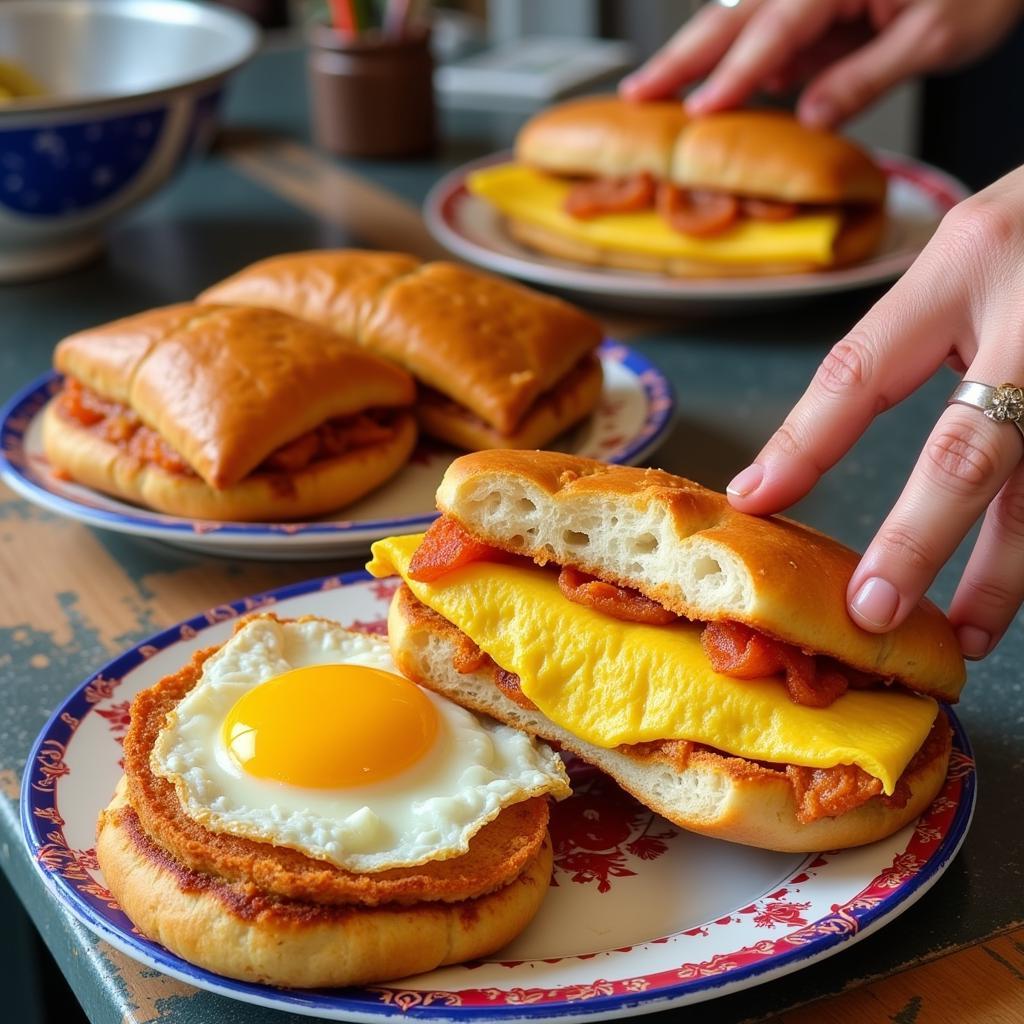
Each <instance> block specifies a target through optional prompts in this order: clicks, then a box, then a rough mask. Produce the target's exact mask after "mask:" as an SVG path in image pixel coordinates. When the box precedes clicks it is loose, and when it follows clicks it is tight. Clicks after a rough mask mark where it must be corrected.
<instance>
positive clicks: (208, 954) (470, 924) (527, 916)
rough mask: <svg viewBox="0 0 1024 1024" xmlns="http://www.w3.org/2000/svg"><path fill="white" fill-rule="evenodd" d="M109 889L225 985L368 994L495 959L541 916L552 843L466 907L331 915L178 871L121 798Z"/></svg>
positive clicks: (111, 813) (104, 835)
mask: <svg viewBox="0 0 1024 1024" xmlns="http://www.w3.org/2000/svg"><path fill="white" fill-rule="evenodd" d="M96 856H97V859H98V860H99V864H100V867H101V868H102V870H103V876H104V879H105V881H106V884H107V887H108V888H109V889H110V891H111V893H112V894H113V895H114V897H115V898H116V900H117V902H118V903H119V904H120V906H121V908H122V909H123V910H124V912H125V913H126V914H127V915H128V917H129V918H131V920H132V922H133V923H134V924H135V926H136V927H137V928H138V929H139V931H140V932H142V933H143V934H144V935H146V936H148V937H149V938H151V939H153V940H155V941H157V942H159V943H161V944H162V945H164V946H166V947H167V949H169V950H170V951H171V952H172V953H175V954H176V955H177V956H180V957H182V958H183V959H185V960H188V961H189V962H190V963H193V964H196V965H197V966H199V967H203V968H205V969H206V970H210V971H215V972H216V973H218V974H223V975H226V976H227V977H229V978H238V979H240V980H242V981H251V982H258V983H261V984H267V985H280V986H285V987H291V988H321V987H335V986H342V985H364V984H370V983H373V982H378V981H387V980H391V979H395V978H402V977H406V976H408V975H412V974H419V973H421V972H423V971H430V970H433V969H434V968H436V967H440V966H443V965H445V964H453V963H460V962H462V961H464V960H472V959H475V958H478V957H482V956H487V955H488V954H490V953H493V952H495V951H496V950H498V949H500V948H501V947H502V946H504V945H506V944H507V943H508V942H510V941H511V940H512V939H513V938H514V937H515V936H516V935H518V934H519V932H521V931H522V930H523V928H525V927H526V925H527V924H528V923H529V922H530V920H531V919H532V918H533V916H534V914H535V913H536V912H537V910H538V908H539V907H540V904H541V901H542V900H543V898H544V896H545V894H546V892H547V888H548V885H549V882H550V878H551V865H552V854H551V843H550V840H545V841H544V843H543V845H542V846H541V848H540V850H539V852H538V853H537V855H536V856H535V857H534V858H533V859H532V860H531V861H530V862H529V863H528V864H527V866H526V867H525V868H524V870H523V872H522V873H521V874H520V875H519V876H518V877H517V878H516V879H515V880H514V881H512V882H511V883H509V884H508V885H506V886H504V887H502V888H500V889H497V890H495V891H494V892H491V893H488V894H487V895H485V896H481V897H478V898H476V899H471V900H465V901H463V902H459V903H442V902H435V903H417V904H413V905H410V906H400V905H393V904H385V905H382V906H379V907H354V906H326V905H321V904H315V903H304V902H299V901H293V900H283V899H279V898H271V897H267V896H265V895H262V894H260V893H259V891H258V890H256V889H255V887H253V886H251V885H248V886H247V885H242V884H237V883H236V884H231V883H228V882H226V881H223V880H218V879H217V878H215V877H213V876H210V875H202V874H198V873H196V872H193V871H190V870H188V869H187V868H184V867H182V866H181V865H179V864H178V863H176V862H175V861H174V860H172V859H171V858H170V857H169V856H168V855H167V854H166V853H165V852H164V851H163V850H161V849H160V847H158V846H156V845H155V844H154V843H153V842H152V841H151V840H150V839H149V838H148V837H147V836H146V834H145V832H143V830H142V829H141V827H140V826H139V821H138V817H137V816H136V815H135V812H134V811H133V810H132V808H131V806H130V805H129V804H128V803H127V801H126V799H125V796H124V788H123V785H122V787H120V788H119V790H118V793H117V794H116V795H115V797H114V800H113V801H112V803H111V804H110V806H109V807H108V808H107V809H106V810H105V811H104V812H103V813H102V814H101V816H100V823H99V831H98V835H97V839H96Z"/></svg>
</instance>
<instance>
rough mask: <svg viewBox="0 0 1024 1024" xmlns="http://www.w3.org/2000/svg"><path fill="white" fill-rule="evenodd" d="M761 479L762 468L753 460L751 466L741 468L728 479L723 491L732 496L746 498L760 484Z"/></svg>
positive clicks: (762, 475)
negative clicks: (727, 484)
mask: <svg viewBox="0 0 1024 1024" xmlns="http://www.w3.org/2000/svg"><path fill="white" fill-rule="evenodd" d="M763 479H764V468H763V467H761V466H759V465H758V464H757V463H756V462H755V463H754V464H753V465H752V466H747V468H746V469H744V470H741V471H740V472H739V473H737V474H736V475H735V476H734V477H733V478H732V480H730V481H729V486H728V487H726V489H725V493H726V494H731V495H732V496H733V497H734V498H746V497H747V496H748V495H750V494H753V493H754V491H756V490H757V489H758V487H760V486H761V481H762V480H763Z"/></svg>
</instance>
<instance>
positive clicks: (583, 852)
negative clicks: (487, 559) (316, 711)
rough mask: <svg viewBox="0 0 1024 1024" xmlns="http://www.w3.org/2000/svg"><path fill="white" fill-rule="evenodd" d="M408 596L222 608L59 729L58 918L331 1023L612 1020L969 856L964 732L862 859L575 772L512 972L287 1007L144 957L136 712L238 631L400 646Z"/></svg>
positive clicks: (870, 908)
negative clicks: (389, 625)
mask: <svg viewBox="0 0 1024 1024" xmlns="http://www.w3.org/2000/svg"><path fill="white" fill-rule="evenodd" d="M395 587H396V584H395V582H394V581H393V580H381V581H374V580H370V579H369V578H368V577H367V576H366V575H365V574H363V573H351V574H349V575H348V576H346V577H330V578H328V579H323V580H314V581H312V582H309V583H301V584H298V585H295V586H292V587H287V588H285V589H283V590H279V591H276V592H273V593H270V594H263V595H259V596H257V597H253V598H247V599H245V600H243V601H239V602H237V603H236V604H233V605H227V606H223V607H220V608H215V609H213V610H212V611H209V612H207V613H205V614H204V615H199V616H197V617H196V618H194V619H192V620H190V621H188V622H185V623H182V624H181V625H179V626H175V627H174V628H172V629H170V630H167V631H166V632H164V633H161V634H160V635H158V636H155V637H153V638H151V639H150V640H148V641H146V642H145V643H143V644H140V645H139V646H138V647H135V648H132V649H131V650H129V651H127V652H125V654H123V655H122V656H121V657H119V658H118V659H116V660H115V661H113V662H111V663H110V664H109V665H107V666H106V667H105V668H103V669H101V670H100V671H99V672H98V673H96V674H95V675H93V676H91V677H90V678H89V679H87V680H86V681H85V682H84V683H83V684H82V685H81V686H80V687H79V688H78V689H77V690H76V691H75V692H74V693H72V694H71V696H69V697H68V699H67V700H66V701H65V702H64V704H63V705H62V706H61V707H59V708H58V709H57V711H56V712H55V713H54V715H53V717H52V718H51V720H50V721H49V723H48V724H47V725H46V727H45V728H44V729H43V731H42V733H41V734H40V736H39V738H38V739H37V740H36V743H35V745H34V747H33V749H32V752H31V754H30V756H29V759H28V764H27V766H26V769H25V776H24V783H23V789H22V801H21V811H22V824H23V827H24V832H25V838H26V841H27V842H28V845H29V848H30V850H31V853H32V856H33V860H34V862H35V864H36V867H37V868H38V870H39V872H40V874H41V875H42V877H43V879H44V880H45V882H46V885H47V887H48V889H49V891H50V892H51V894H52V895H53V898H54V899H56V900H58V901H60V902H61V903H62V904H63V905H64V906H65V907H67V909H69V910H70V911H71V912H72V913H73V914H75V915H76V916H77V917H78V918H79V919H80V920H81V921H82V922H83V923H84V924H85V925H86V926H87V927H89V928H90V929H92V930H93V931H94V932H95V933H96V934H97V935H99V936H101V937H102V938H104V939H106V940H107V941H108V942H109V943H110V944H111V945H113V946H115V947H117V948H118V949H120V950H122V951H123V952H124V953H126V954H127V955H128V956H131V957H133V958H135V959H136V960H138V961H140V962H141V963H143V964H145V965H147V966H149V967H152V968H155V969H156V970H160V971H164V972H165V973H167V974H170V975H173V976H174V977H177V978H180V979H182V980H184V981H186V982H189V983H190V984H192V985H196V986H198V987H199V988H204V989H208V990H209V991H211V992H217V993H220V994H222V995H226V996H230V997H232V998H234V999H240V1000H242V1001H244V1002H249V1003H257V1004H260V1005H263V1006H270V1007H276V1008H279V1009H282V1010H291V1011H294V1012H296V1013H304V1014H310V1015H314V1016H319V1017H323V1018H327V1019H330V1020H346V1021H366V1022H375V1021H379V1020H381V1019H386V1018H397V1017H415V1018H421V1019H430V1020H434V1021H450V1022H467V1021H483V1020H492V1019H493V1020H502V1021H507V1020H532V1021H537V1022H541V1021H557V1020H564V1019H567V1018H589V1019H590V1020H602V1019H607V1018H613V1017H627V1016H631V1015H634V1014H638V1013H648V1012H652V1011H655V1010H664V1009H667V1008H669V1007H672V1006H681V1005H684V1004H686V1003H694V1002H698V1001H700V1000H704V999H711V998H714V997H715V996H718V995H724V994H726V993H728V992H733V991H736V990H738V989H742V988H746V987H748V986H751V985H757V984H760V983H761V982H764V981H767V980H769V979H771V978H776V977H779V976H780V975H783V974H788V973H789V972H791V971H796V970H799V969H800V968H801V967H805V966H806V965H808V964H810V963H813V962H814V961H815V960H820V959H822V958H823V957H827V956H831V955H832V954H833V953H837V952H839V951H840V950H842V949H844V948H846V947H847V946H849V945H850V944H851V943H853V942H856V941H857V940H858V939H860V938H863V937H864V936H865V935H867V934H869V933H871V932H872V931H874V930H875V929H877V928H879V927H881V926H882V925H884V924H885V923H886V922H887V921H889V920H891V919H892V918H894V917H896V916H897V915H899V914H901V913H902V912H903V911H904V910H906V909H907V908H908V907H909V906H910V905H911V904H913V903H914V902H915V901H916V900H917V899H919V898H920V897H921V896H923V895H924V893H925V892H926V891H927V890H928V889H929V888H930V886H931V885H932V884H933V883H934V882H935V881H936V879H938V877H939V876H940V875H941V874H942V872H943V871H944V870H945V869H946V867H947V866H948V865H949V863H950V861H951V859H952V858H953V856H954V855H955V854H956V852H957V850H958V849H959V848H960V844H961V843H962V842H963V839H964V836H965V834H966V832H967V828H968V825H969V824H970V818H971V812H972V810H973V806H974V795H975V777H974V762H973V759H972V757H971V752H970V747H969V745H968V743H967V739H966V737H965V736H964V734H963V731H962V730H961V728H960V726H959V724H958V723H957V721H956V719H955V718H954V717H953V716H952V715H950V720H951V722H952V724H953V728H954V731H955V739H954V751H953V757H952V760H951V763H950V770H949V775H948V778H947V780H946V783H945V786H944V787H943V789H942V791H941V793H940V794H939V796H938V798H937V799H936V800H935V802H934V803H933V804H932V806H931V807H930V808H929V809H928V811H927V812H926V813H925V814H924V816H923V817H922V818H921V819H920V820H919V821H918V822H916V823H914V824H911V825H908V826H907V827H906V828H904V829H903V830H902V831H901V832H899V833H897V834H896V835H894V836H891V837H890V838H889V839H885V840H882V841H880V842H878V843H874V844H873V845H871V846H867V847H863V848H861V849H858V850H848V851H844V852H842V853H820V854H814V855H812V856H809V857H802V856H799V855H791V854H779V853H768V852H765V851H759V850H752V849H748V848H746V847H742V846H734V845H731V844H729V843H723V842H718V841H715V840H711V839H704V838H701V837H699V836H694V835H690V834H688V833H684V832H680V831H679V830H678V829H677V828H675V827H674V826H672V825H671V824H669V823H668V822H666V821H665V820H663V819H661V818H659V817H657V816H656V815H654V814H652V813H651V812H650V811H648V810H646V809H645V808H643V807H641V806H640V805H639V804H638V803H636V802H635V801H634V800H633V799H632V798H631V797H628V796H626V795H625V794H624V793H623V792H622V791H621V790H619V789H618V788H617V787H616V786H615V785H614V784H613V783H612V782H611V781H610V780H609V779H608V778H607V777H606V776H604V775H602V774H601V773H600V772H597V771H595V770H594V769H590V768H587V767H586V766H584V765H580V764H574V765H571V766H570V773H571V775H572V776H573V784H574V789H575V794H574V796H573V797H571V798H570V799H569V800H566V801H565V802H563V803H561V804H558V805H556V807H555V808H554V809H553V817H552V826H551V831H552V838H553V840H554V845H555V872H554V878H553V881H552V888H551V891H550V892H549V894H548V897H547V899H546V900H545V902H544V905H543V907H542V909H541V911H540V913H539V915H538V916H537V917H536V918H535V920H534V921H533V923H532V924H531V925H530V927H529V928H528V929H527V930H526V931H525V932H524V933H523V934H522V935H521V936H520V937H519V938H518V939H516V940H515V942H513V943H512V944H511V945H510V946H508V947H507V948H506V949H504V950H502V951H501V952H500V953H499V954H498V955H497V956H496V957H495V958H493V959H490V960H487V961H480V962H474V963H469V964H463V965H459V966H456V967H446V968H443V969H441V970H438V971H433V972H431V973H429V974H425V975H421V976H419V977H415V978H406V979H404V980H402V981H400V982H396V983H394V984H391V985H381V986H374V987H372V988H363V989H338V990H318V991H285V990H282V989H275V988H270V987H268V986H264V985H256V984H248V983H243V982H238V981H233V980H231V979H229V978H224V977H221V976H219V975H216V974H212V973H210V972H209V971H204V970H202V969H200V968H197V967H193V966H192V965H191V964H188V963H186V962H185V961H183V960H181V959H179V958H178V957H176V956H174V955H173V954H171V953H169V952H168V951H167V950H166V949H164V948H163V947H162V946H159V945H157V944H156V943H153V942H150V941H149V940H147V939H145V938H143V937H142V936H141V935H139V934H138V933H137V932H136V931H134V929H133V928H132V925H131V922H130V921H129V920H128V919H127V918H126V917H125V916H124V914H123V913H122V912H121V910H120V909H119V908H118V906H117V904H116V902H115V901H114V899H113V897H112V896H111V895H110V893H109V892H108V891H107V889H106V887H105V885H104V881H103V876H102V873H101V872H100V871H99V869H98V866H97V864H96V857H95V851H94V850H93V844H94V842H95V832H96V816H97V815H98V813H99V812H100V810H101V809H102V808H103V807H104V806H105V805H106V804H107V802H108V801H109V799H110V797H111V794H112V793H113V790H114V786H115V785H116V783H117V780H118V778H119V776H120V774H121V769H120V766H119V760H120V758H121V746H120V743H121V739H122V737H123V736H124V733H125V730H126V728H127V726H128V707H129V703H130V701H131V699H132V697H133V696H134V695H135V694H136V693H137V692H138V691H139V690H140V689H142V688H144V687H146V686H150V685H152V684H153V683H155V682H156V681H157V680H158V679H160V678H161V677H162V676H164V675H165V674H167V673H169V672H173V671H176V670H177V669H178V668H179V667H180V666H181V665H183V664H185V663H186V662H187V661H188V659H189V657H190V655H191V652H193V651H195V650H196V649H198V648H200V647H205V646H207V645H209V644H211V643H214V642H218V641H223V640H224V639H226V638H227V637H228V636H229V634H230V632H231V629H232V625H233V623H232V622H231V621H230V620H232V619H233V618H234V617H235V616H237V615H239V614H241V613H244V612H248V611H251V610H253V609H256V608H263V607H266V606H268V605H272V606H273V608H274V611H275V612H276V613H277V614H279V615H285V616H287V615H306V614H315V615H322V616H327V617H330V618H334V619H337V620H339V621H340V622H342V623H344V624H345V625H349V626H353V625H354V626H358V627H359V628H362V629H372V630H374V631H378V632H383V631H384V630H385V628H386V625H385V615H386V611H387V604H388V601H389V599H390V596H391V594H392V593H393V591H394V589H395Z"/></svg>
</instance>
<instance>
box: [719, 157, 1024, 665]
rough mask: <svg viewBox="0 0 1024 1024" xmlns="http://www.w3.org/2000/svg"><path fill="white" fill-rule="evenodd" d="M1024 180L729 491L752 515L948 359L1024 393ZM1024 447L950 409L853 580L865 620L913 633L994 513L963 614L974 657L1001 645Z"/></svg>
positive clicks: (970, 411)
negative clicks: (959, 554)
mask: <svg viewBox="0 0 1024 1024" xmlns="http://www.w3.org/2000/svg"><path fill="white" fill-rule="evenodd" d="M1022 254H1024V168H1019V169H1017V170H1016V171H1013V172H1012V173H1010V174H1008V175H1007V176H1006V177H1004V178H1001V179H1000V180H999V181H997V182H996V183H995V184H994V185H991V186H989V188H987V189H985V190H984V191H983V192H979V193H978V194H977V195H976V196H973V197H972V198H970V199H967V200H965V201H964V202H962V203H960V205H959V206H957V207H955V208H954V209H953V210H951V211H950V212H949V213H948V214H947V215H946V217H945V218H944V219H943V221H942V224H941V225H940V226H939V229H938V231H937V232H936V233H935V236H934V237H933V238H932V240H931V241H930V242H929V243H928V245H927V246H926V247H925V249H924V251H923V252H922V253H921V255H920V256H919V257H918V258H917V260H916V261H915V262H914V264H913V266H912V267H911V268H910V269H909V270H908V271H907V272H906V274H904V275H903V277H902V278H901V279H900V280H899V281H898V282H897V283H896V284H895V285H894V286H893V287H892V289H891V290H890V291H889V292H888V293H887V294H886V295H885V296H883V298H882V299H881V300H880V301H879V302H878V303H876V304H875V306H874V307H873V308H872V309H871V310H870V311H869V312H868V313H867V315H866V316H865V317H864V318H863V319H862V320H861V321H860V322H859V323H858V324H857V325H856V326H855V327H854V328H853V330H852V331H850V333H849V334H848V335H847V336H846V337H845V338H843V339H842V340H841V341H840V342H839V343H838V344H836V345H835V347H834V348H833V349H832V351H831V352H830V353H829V354H828V355H827V356H826V357H825V360H824V362H823V363H822V364H821V366H820V367H819V369H818V371H817V373H816V374H815V376H814V379H813V380H812V381H811V384H810V386H809V387H808V389H807V391H806V392H805V393H804V395H803V397H802V398H801V399H800V401H799V402H798V403H797V404H796V406H795V407H794V409H793V410H792V412H791V413H790V414H789V416H788V417H787V418H786V421H785V422H784V423H783V424H782V426H781V427H780V428H779V429H778V430H777V431H776V433H775V434H774V436H773V437H772V438H771V439H770V440H769V441H768V443H767V444H766V445H765V447H764V448H763V449H762V450H761V452H760V454H759V455H758V456H757V458H756V459H755V460H754V463H753V464H752V465H751V466H748V467H747V468H746V469H744V470H743V471H742V472H741V473H739V474H738V475H737V476H736V477H735V479H734V480H733V481H732V483H731V484H730V485H729V487H728V493H729V496H730V500H731V501H732V503H733V505H734V506H735V507H736V508H738V509H740V510H741V511H743V512H752V513H755V514H767V513H771V512H777V511H779V510H780V509H783V508H785V507H787V506H789V505H791V504H792V503H793V502H795V501H796V500H798V499H799V498H801V497H803V495H805V494H806V493H807V492H808V491H809V490H810V489H811V487H813V486H814V484H815V483H816V482H817V480H818V479H819V478H820V477H821V475H822V474H823V473H824V472H825V471H826V470H828V469H829V468H831V467H832V466H833V465H834V464H835V463H836V462H838V461H839V459H840V458H841V457H842V456H843V455H845V454H846V452H847V451H849V449H850V448H851V447H852V445H853V444H854V442H855V441H856V440H857V439H858V438H859V437H860V436H861V434H863V433H864V431H865V430H866V429H867V427H868V425H869V424H870V423H871V421H872V420H873V419H874V418H875V417H876V416H877V415H878V414H879V413H881V412H884V411H885V410H886V409H888V408H890V407H891V406H893V405H895V404H896V403H897V402H900V401H902V400H903V399H904V398H906V397H907V396H908V395H909V394H911V393H912V392H913V391H914V390H915V389H916V388H918V387H919V386H920V385H921V384H923V383H924V382H925V381H926V380H927V379H928V378H929V377H931V376H932V375H933V374H934V373H935V371H936V370H937V369H939V367H940V366H941V365H942V364H943V362H948V363H950V364H951V365H953V366H954V367H956V368H958V369H959V370H960V372H963V371H964V369H966V374H965V379H967V380H973V381H980V382H982V383H984V384H990V385H999V384H1001V383H1003V382H1005V381H1013V382H1015V383H1021V382H1024V304H1022V297H1024V259H1022ZM1022 455H1024V443H1022V437H1021V434H1020V432H1019V431H1018V430H1017V429H1016V427H1014V425H1013V424H1012V423H1006V422H1003V423H997V422H995V421H993V420H990V419H988V418H986V416H985V415H984V414H983V413H982V411H981V410H979V409H974V408H968V407H965V406H962V405H950V406H948V407H947V408H946V409H945V411H944V412H943V413H942V414H941V415H940V416H939V419H938V422H937V424H936V425H935V428H934V429H933V430H932V432H931V435H930V436H929V438H928V440H927V442H926V444H925V447H924V450H923V451H922V453H921V455H920V457H919V458H918V461H917V464H916V466H915V467H914V470H913V472H912V474H911V476H910V479H909V480H908V482H907V484H906V486H905V488H904V489H903V493H902V494H901V495H900V497H899V500H898V501H897V502H896V505H895V506H894V507H893V509H892V511H891V512H890V513H889V516H888V518H887V519H886V520H885V522H884V523H883V524H882V526H881V528H880V529H879V531H878V533H877V534H876V536H875V538H874V540H873V541H872V542H871V544H870V545H869V547H868V549H867V551H866V552H865V554H864V556H863V558H862V559H861V561H860V564H859V566H858V567H857V569H856V571H855V572H854V574H853V577H852V578H851V580H850V585H849V589H848V591H847V601H848V605H849V610H850V615H851V617H852V618H853V620H854V621H855V622H856V623H857V624H858V625H859V626H861V627H862V628H864V629H866V630H868V631H869V632H873V633H884V632H887V631H888V630H890V629H893V628H894V627H896V626H897V625H899V623H901V622H902V621H903V620H904V619H905V618H906V617H907V615H908V614H909V613H910V611H911V609H912V608H913V607H914V605H916V604H917V602H918V601H919V600H920V599H921V597H922V596H923V595H924V593H925V591H926V590H927V589H928V587H929V586H930V585H931V583H932V581H933V580H934V578H935V576H936V574H937V573H938V571H939V569H940V568H941V567H942V565H943V564H944V563H945V562H946V561H947V559H948V558H949V557H950V555H951V554H952V553H953V551H954V550H955V549H956V547H957V545H958V544H959V543H960V541H961V540H963V538H964V537H965V535H966V534H967V533H968V531H969V530H970V529H971V527H972V525H973V524H974V523H975V521H976V520H977V519H978V518H979V517H980V516H982V515H984V522H983V524H982V528H981V532H980V534H979V536H978V540H977V542H976V544H975V546H974V550H973V552H972V554H971V556H970V559H969V561H968V563H967V567H966V569H965V570H964V574H963V577H962V578H961V580H960V583H959V586H958V587H957V590H956V594H955V596H954V597H953V602H952V604H951V606H950V609H949V617H950V620H951V622H952V623H953V625H954V627H955V628H956V631H957V636H958V638H959V640H960V646H961V649H962V650H963V653H964V655H965V656H967V657H969V658H982V657H984V656H985V655H986V654H988V653H989V651H990V650H991V649H992V648H993V647H994V646H995V644H996V642H997V641H998V639H999V638H1000V637H1001V636H1002V634H1003V632H1004V631H1005V630H1006V628H1007V626H1008V625H1009V624H1010V622H1011V621H1012V619H1013V617H1014V615H1015V614H1016V612H1017V609H1018V608H1019V607H1020V605H1021V601H1022V599H1024V464H1022V461H1021V460H1022Z"/></svg>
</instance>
